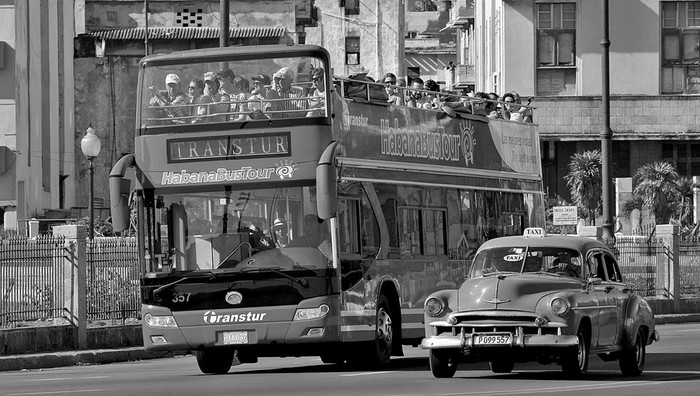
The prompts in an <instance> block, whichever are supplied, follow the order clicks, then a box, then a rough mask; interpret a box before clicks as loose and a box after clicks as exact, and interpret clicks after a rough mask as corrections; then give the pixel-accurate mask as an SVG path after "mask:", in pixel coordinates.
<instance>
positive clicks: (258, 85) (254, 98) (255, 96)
mask: <svg viewBox="0 0 700 396" xmlns="http://www.w3.org/2000/svg"><path fill="white" fill-rule="evenodd" d="M251 80H253V90H252V91H250V94H251V95H250V97H249V98H248V109H249V110H250V114H249V115H248V116H249V117H250V118H251V119H253V120H266V119H267V116H266V115H265V114H263V108H264V102H263V100H265V98H266V97H267V87H268V86H269V85H270V82H271V81H270V77H269V76H268V75H266V74H259V75H257V76H254V77H251Z"/></svg>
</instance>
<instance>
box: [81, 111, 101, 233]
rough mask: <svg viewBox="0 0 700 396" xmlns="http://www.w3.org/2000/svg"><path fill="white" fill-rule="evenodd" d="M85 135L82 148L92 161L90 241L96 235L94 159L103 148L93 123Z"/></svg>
mask: <svg viewBox="0 0 700 396" xmlns="http://www.w3.org/2000/svg"><path fill="white" fill-rule="evenodd" d="M85 132H86V133H85V136H83V138H82V139H81V140H80V149H81V150H83V155H85V157H86V158H87V160H88V161H89V162H90V167H89V168H88V169H89V170H90V224H89V231H88V232H89V236H90V241H92V239H93V237H94V236H95V202H94V176H95V166H94V164H93V163H92V161H93V160H94V159H95V157H97V156H98V155H99V154H100V149H101V148H102V141H101V140H100V138H99V137H98V136H97V135H95V130H94V129H92V124H90V126H88V129H87V131H85Z"/></svg>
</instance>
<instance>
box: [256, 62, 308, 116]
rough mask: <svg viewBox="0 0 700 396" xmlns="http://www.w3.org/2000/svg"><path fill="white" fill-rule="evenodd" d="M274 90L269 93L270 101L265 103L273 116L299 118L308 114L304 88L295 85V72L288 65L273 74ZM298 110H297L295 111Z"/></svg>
mask: <svg viewBox="0 0 700 396" xmlns="http://www.w3.org/2000/svg"><path fill="white" fill-rule="evenodd" d="M272 79H273V82H274V84H273V86H272V90H270V92H268V93H267V99H268V100H270V102H268V103H266V104H265V112H268V111H269V112H270V117H271V118H298V117H304V116H306V111H300V110H306V109H307V108H308V103H307V100H306V99H303V100H296V99H297V98H300V99H301V98H304V96H305V95H304V90H303V89H301V88H300V87H293V86H292V82H294V72H293V71H292V69H290V68H288V67H283V68H281V69H279V70H277V71H276V72H275V74H273V75H272ZM295 110H296V111H295Z"/></svg>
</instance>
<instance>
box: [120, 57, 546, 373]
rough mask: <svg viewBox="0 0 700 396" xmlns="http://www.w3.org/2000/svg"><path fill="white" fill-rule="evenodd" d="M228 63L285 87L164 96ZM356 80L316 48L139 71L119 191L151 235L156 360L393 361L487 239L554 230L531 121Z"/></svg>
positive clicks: (147, 293) (140, 232)
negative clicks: (399, 94)
mask: <svg viewBox="0 0 700 396" xmlns="http://www.w3.org/2000/svg"><path fill="white" fill-rule="evenodd" d="M222 69H223V70H227V69H230V70H232V71H233V72H234V73H235V74H236V75H240V76H244V77H246V78H248V79H250V78H252V77H255V78H256V80H257V81H259V82H262V83H263V84H259V85H266V84H265V83H272V84H271V85H272V86H269V85H267V86H265V87H264V88H263V90H264V91H271V92H272V93H264V92H261V93H260V94H259V95H252V96H251V95H245V96H238V95H231V96H230V97H229V99H227V100H224V102H226V103H224V104H225V106H223V107H222V106H221V98H219V99H216V98H215V96H216V95H210V96H212V98H210V99H209V100H195V101H194V103H190V102H191V101H187V100H185V101H182V100H175V101H170V100H169V99H168V98H166V97H164V93H163V92H158V91H159V89H162V88H163V87H164V86H165V83H166V81H167V82H168V83H170V84H171V92H169V93H168V94H172V96H173V97H177V92H174V91H176V88H173V87H174V86H175V85H177V84H173V82H174V81H176V80H179V81H180V85H181V86H184V85H185V84H187V83H186V82H188V81H190V80H193V79H205V77H207V76H209V77H210V78H209V80H210V81H211V74H207V73H209V72H212V71H214V72H217V71H219V70H222ZM224 74H227V73H219V74H218V75H219V76H220V77H221V76H222V75H224ZM173 75H176V76H177V78H175V77H173ZM266 77H270V78H269V79H267V78H266ZM319 79H320V80H319ZM282 80H286V81H282ZM351 84H352V82H348V81H344V80H342V79H340V78H336V79H335V80H333V79H332V74H331V73H330V71H329V59H328V53H327V52H326V51H325V50H324V49H323V48H320V47H317V46H310V45H296V46H259V47H229V48H214V49H205V50H193V51H183V52H178V53H172V54H164V55H153V56H148V57H146V58H144V59H143V60H142V61H141V62H140V73H139V81H138V89H139V92H140V95H139V97H138V98H137V109H138V112H137V116H136V138H135V145H134V149H135V151H134V153H133V154H129V155H127V156H124V157H123V158H121V159H120V160H119V161H118V162H117V163H116V164H115V166H114V168H113V169H112V172H111V175H110V190H111V205H112V218H113V224H114V227H115V229H116V230H123V229H125V228H126V227H127V226H128V225H129V224H134V223H135V224H136V228H137V233H136V235H137V238H138V247H139V258H140V268H141V273H142V276H141V297H142V308H141V315H142V322H143V342H144V346H145V349H146V350H148V351H169V350H192V351H194V352H195V355H196V359H197V363H198V365H199V368H200V369H201V371H202V372H204V373H225V372H227V371H228V370H229V369H230V367H231V365H232V362H234V359H237V361H238V362H241V363H252V362H256V361H257V359H258V358H259V357H263V356H320V357H321V359H322V360H323V361H324V362H327V363H339V362H345V361H347V362H349V363H353V364H358V365H368V366H369V365H381V364H386V363H387V362H388V361H389V359H390V357H391V356H396V355H401V354H402V346H403V345H418V344H419V343H420V340H421V338H422V337H423V325H422V312H423V301H424V299H425V297H426V296H428V294H430V293H431V292H433V291H435V290H438V289H440V288H453V287H455V286H457V285H459V284H460V283H461V282H462V280H463V279H464V276H465V274H466V272H467V270H468V266H469V264H470V254H471V252H473V251H474V250H475V249H476V248H477V247H478V246H479V245H480V244H481V243H482V242H483V241H485V240H487V239H489V238H492V237H497V236H503V235H518V234H521V233H522V231H523V230H524V228H525V227H531V226H543V225H544V224H543V223H544V207H543V205H544V199H543V193H542V179H541V172H540V154H539V140H538V135H537V131H536V126H535V125H534V124H525V123H519V122H509V121H503V120H489V119H487V118H486V117H482V116H473V115H462V116H456V117H454V114H453V117H449V116H445V113H441V112H438V111H435V110H432V109H429V110H426V109H418V108H408V107H403V106H394V105H389V104H387V103H386V102H381V101H374V100H372V96H371V95H368V97H367V98H364V99H363V98H349V97H344V96H343V92H344V88H345V87H347V86H350V85H351ZM381 89H382V87H381V86H380V87H379V90H381ZM366 91H367V92H371V91H374V90H372V89H368V90H366ZM154 97H155V100H154ZM368 99H369V100H368ZM217 100H218V102H217ZM217 106H218V107H217ZM131 168H133V174H134V175H135V176H134V177H133V179H134V180H133V181H132V180H130V178H129V177H127V174H131V171H130V169H131ZM134 218H135V221H134Z"/></svg>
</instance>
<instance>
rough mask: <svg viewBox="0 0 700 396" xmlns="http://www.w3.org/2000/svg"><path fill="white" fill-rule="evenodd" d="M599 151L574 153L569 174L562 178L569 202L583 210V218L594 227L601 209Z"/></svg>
mask: <svg viewBox="0 0 700 396" xmlns="http://www.w3.org/2000/svg"><path fill="white" fill-rule="evenodd" d="M601 168H602V162H601V156H600V151H598V150H592V151H585V152H583V153H582V154H579V153H576V154H574V155H573V156H572V157H571V161H570V162H569V173H567V174H566V176H564V180H566V185H567V186H568V187H569V193H570V194H571V200H572V201H573V202H574V204H576V206H578V207H580V208H583V209H584V210H583V213H582V214H583V217H584V218H586V219H588V222H589V224H593V225H595V217H596V215H598V214H601V212H602V209H603V191H602V190H603V185H602V176H601Z"/></svg>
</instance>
